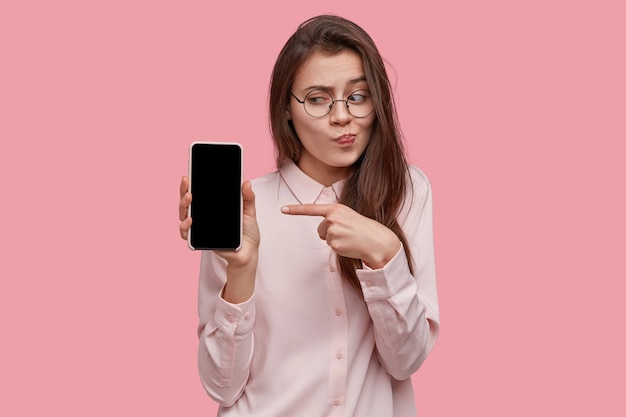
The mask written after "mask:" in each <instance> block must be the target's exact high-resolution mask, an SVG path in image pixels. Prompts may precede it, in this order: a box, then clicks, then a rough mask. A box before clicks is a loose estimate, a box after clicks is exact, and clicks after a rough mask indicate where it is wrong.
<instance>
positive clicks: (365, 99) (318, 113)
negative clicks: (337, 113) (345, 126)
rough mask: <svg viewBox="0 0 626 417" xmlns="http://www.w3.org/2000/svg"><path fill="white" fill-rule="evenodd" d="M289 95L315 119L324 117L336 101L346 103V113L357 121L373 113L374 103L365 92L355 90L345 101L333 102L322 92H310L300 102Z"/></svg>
mask: <svg viewBox="0 0 626 417" xmlns="http://www.w3.org/2000/svg"><path fill="white" fill-rule="evenodd" d="M290 94H291V95H292V96H293V98H295V99H296V100H297V101H298V103H300V104H302V105H303V106H304V111H305V112H307V114H308V115H309V116H311V117H315V118H320V117H324V116H326V115H327V114H328V113H330V111H331V110H332V108H333V105H334V104H335V103H336V102H338V101H343V102H344V103H346V108H347V109H348V112H349V113H350V114H351V115H352V116H354V117H356V118H359V119H360V118H363V117H367V116H369V115H370V114H371V113H372V112H373V111H374V101H373V100H372V96H371V94H370V92H369V91H367V90H356V91H355V92H353V93H352V94H350V95H349V96H348V97H347V98H346V99H345V100H335V99H333V96H331V95H330V93H329V92H328V91H324V90H311V91H309V92H308V93H307V95H306V96H304V100H300V99H299V98H298V97H296V96H295V94H293V93H290Z"/></svg>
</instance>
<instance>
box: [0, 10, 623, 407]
mask: <svg viewBox="0 0 626 417" xmlns="http://www.w3.org/2000/svg"><path fill="white" fill-rule="evenodd" d="M365 3H366V2H363V1H353V0H344V1H333V2H327V1H321V0H320V1H311V2H293V1H266V2H249V4H248V5H244V4H243V3H242V2H220V3H219V4H217V2H203V1H176V2H174V1H171V2H165V1H137V0H132V1H119V0H110V1H97V2H96V1H91V2H90V1H68V0H59V1H54V2H48V1H21V2H3V3H2V5H1V6H0V53H1V55H0V59H1V62H2V63H1V65H0V73H1V76H0V138H1V145H0V146H1V148H0V149H1V151H0V190H1V191H2V205H1V206H0V210H1V215H0V230H1V232H0V240H1V244H2V252H1V253H2V254H1V255H0V256H1V258H2V260H1V262H0V278H1V280H0V332H1V333H0V334H1V338H2V339H1V340H2V343H1V344H0V352H1V354H0V393H1V394H0V415H4V416H38V415H64V416H109V415H122V416H126V415H149V416H173V415H185V416H210V415H214V414H215V410H216V406H215V404H214V403H213V402H212V401H211V400H210V399H209V398H208V397H207V396H206V395H205V394H204V392H203V391H202V388H201V386H200V383H199V380H198V377H197V373H196V343H197V339H196V335H195V326H196V282H197V270H198V261H199V254H198V253H193V252H191V251H189V250H188V249H187V246H186V244H185V243H184V242H183V241H182V240H180V239H179V237H178V231H177V226H178V222H177V203H178V196H177V193H178V190H177V189H178V183H179V180H180V177H181V175H183V174H184V173H185V172H186V167H187V146H188V144H189V143H190V142H191V141H193V140H203V139H205V140H208V139H211V140H228V141H232V140H236V141H239V142H241V143H242V144H243V145H244V147H245V152H246V160H245V173H246V177H248V178H251V177H255V176H258V175H260V174H262V173H265V172H266V171H268V170H271V169H273V150H272V146H271V142H270V138H269V134H268V128H267V122H266V118H267V112H266V104H267V86H268V79H269V75H270V71H271V67H272V64H273V61H274V59H275V57H276V55H277V53H278V51H279V50H280V48H281V47H282V45H283V43H284V41H285V40H286V39H287V37H288V36H289V35H290V34H291V33H292V32H293V30H294V29H295V27H296V25H297V24H298V23H299V22H301V21H302V20H304V19H305V18H308V17H310V16H312V15H315V14H319V13H323V12H334V13H337V14H340V15H343V16H346V17H348V18H351V19H353V20H355V21H357V22H358V23H359V24H361V25H362V26H363V27H364V28H365V29H366V30H367V31H369V32H370V34H371V35H372V36H373V37H374V39H375V40H376V41H377V43H378V46H379V48H380V50H381V52H382V53H383V55H384V56H385V57H386V58H387V59H388V61H389V62H390V63H391V64H392V65H393V68H394V70H393V71H392V74H393V78H394V80H395V81H394V82H395V84H396V88H397V104H398V107H399V113H400V118H401V122H402V126H403V130H404V133H405V134H406V137H407V139H408V147H409V151H410V157H411V160H412V161H413V162H414V163H415V164H417V165H419V166H421V167H422V168H423V169H424V170H425V171H426V172H427V174H428V175H429V176H430V178H431V180H432V184H433V189H434V196H435V221H436V249H437V257H438V258H437V260H438V274H439V275H438V279H439V290H440V303H441V311H442V333H441V338H440V341H439V343H438V345H437V346H436V348H435V350H434V352H433V354H432V356H431V357H430V358H429V359H428V361H427V362H426V364H425V365H424V366H423V368H422V369H421V370H420V371H419V372H418V373H417V374H416V375H415V376H414V383H415V390H416V394H417V406H418V410H419V411H420V415H421V416H426V417H437V416H442V417H443V416H446V417H448V416H457V415H468V416H485V417H486V416H494V417H495V416H498V417H500V416H529V415H541V416H544V415H545V416H547V415H569V416H588V415H601V416H623V415H625V414H626V405H625V404H624V400H623V395H624V386H625V385H626V381H625V377H624V375H626V361H625V360H624V356H623V353H624V352H625V351H626V337H624V321H625V320H624V319H625V318H626V310H625V308H624V302H623V300H622V299H623V294H624V290H625V285H624V281H625V279H626V268H625V266H624V252H625V249H626V242H625V238H624V236H625V235H626V222H625V220H624V213H626V203H625V197H624V185H623V183H624V180H626V169H625V168H624V165H625V163H624V159H625V155H626V153H625V152H624V143H625V140H626V101H625V97H626V82H625V77H624V74H626V63H625V56H626V54H625V53H624V51H625V50H626V45H625V43H626V41H625V40H626V30H625V27H626V25H624V16H625V15H626V13H625V12H626V11H625V10H624V6H623V4H624V3H623V2H621V1H608V0H596V1H565V0H564V1H556V0H542V1H538V0H531V1H528V0H527V1H496V0H478V1H471V2H468V1H460V0H449V1H437V2H427V1H419V2H409V1H386V2H382V3H381V2H370V3H368V4H367V5H366V4H365ZM301 4H302V5H301Z"/></svg>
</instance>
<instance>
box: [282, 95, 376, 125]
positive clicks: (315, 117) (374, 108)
mask: <svg viewBox="0 0 626 417" xmlns="http://www.w3.org/2000/svg"><path fill="white" fill-rule="evenodd" d="M314 91H322V92H324V93H326V94H328V95H329V96H330V99H331V100H332V101H331V103H330V104H329V105H328V112H327V113H326V114H324V115H322V116H313V115H312V114H311V113H309V112H308V111H307V109H306V105H305V104H304V103H305V101H306V98H307V97H308V96H309V94H311V93H312V92H314ZM357 91H367V92H368V93H369V92H370V91H369V90H366V89H364V88H359V89H356V90H354V91H353V92H351V93H350V94H348V97H347V98H345V99H343V100H335V98H334V97H333V95H332V94H330V93H329V92H328V91H326V90H323V89H321V88H316V89H314V90H311V91H309V92H308V93H306V95H305V96H304V100H300V99H299V98H298V97H296V95H295V94H294V93H293V92H292V91H289V94H291V96H292V97H293V98H295V99H296V101H297V102H298V103H300V104H302V107H303V108H304V111H305V113H306V114H308V115H309V116H311V117H313V118H314V119H321V118H322V117H326V116H328V115H329V114H330V112H331V111H332V110H333V106H334V105H335V103H336V102H338V101H343V102H344V103H346V110H347V111H348V113H350V116H352V117H355V118H357V119H364V118H366V117H367V116H369V115H370V114H372V113H373V112H374V110H376V107H375V106H373V105H372V111H370V112H369V113H367V114H366V115H365V116H355V115H354V114H352V112H351V111H350V104H349V103H348V98H349V97H350V96H351V95H353V94H354V93H356V92H357ZM370 98H371V97H370Z"/></svg>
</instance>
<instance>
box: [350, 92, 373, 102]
mask: <svg viewBox="0 0 626 417" xmlns="http://www.w3.org/2000/svg"><path fill="white" fill-rule="evenodd" d="M368 98H369V97H368V96H367V94H366V93H365V92H364V91H357V92H355V93H352V94H350V97H348V100H349V101H350V103H354V104H361V103H364V102H365V101H366V100H367V99H368Z"/></svg>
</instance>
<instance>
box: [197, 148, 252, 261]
mask: <svg viewBox="0 0 626 417" xmlns="http://www.w3.org/2000/svg"><path fill="white" fill-rule="evenodd" d="M242 170H243V152H242V148H241V145H239V144H238V143H231V142H194V143H192V144H191V146H190V147H189V190H190V191H191V196H192V200H191V204H190V205H189V215H190V216H191V221H192V223H191V227H190V229H189V232H188V233H187V242H188V245H189V247H190V248H191V249H199V250H217V249H219V250H238V249H239V248H240V246H241V243H242V210H243V202H242V197H241V183H242V176H243V175H242V174H243V172H242Z"/></svg>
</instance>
